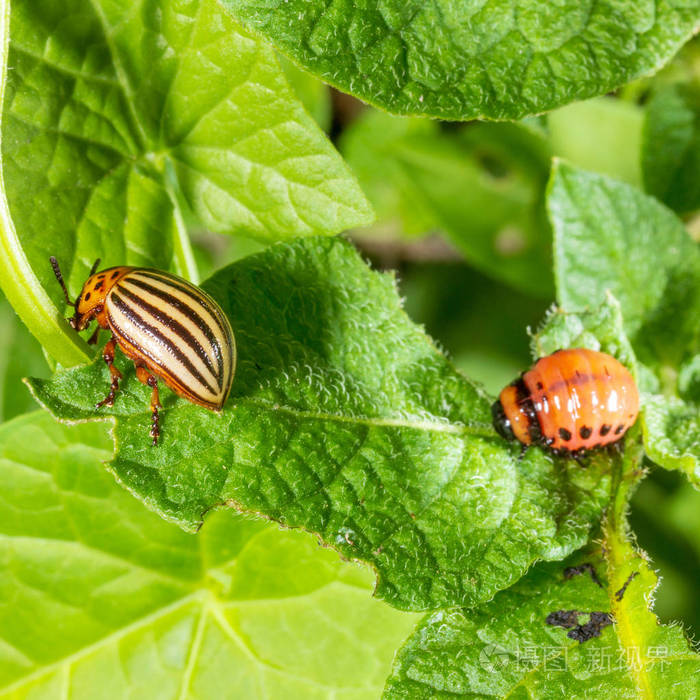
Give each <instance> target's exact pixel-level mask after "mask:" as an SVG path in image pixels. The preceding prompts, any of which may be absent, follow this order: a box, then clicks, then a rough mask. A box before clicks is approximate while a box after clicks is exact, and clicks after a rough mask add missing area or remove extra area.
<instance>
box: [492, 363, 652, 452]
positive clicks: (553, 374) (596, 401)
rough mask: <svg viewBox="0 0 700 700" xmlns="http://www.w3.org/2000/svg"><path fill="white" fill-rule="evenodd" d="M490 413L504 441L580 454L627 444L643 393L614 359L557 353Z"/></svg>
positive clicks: (511, 389) (516, 384)
mask: <svg viewBox="0 0 700 700" xmlns="http://www.w3.org/2000/svg"><path fill="white" fill-rule="evenodd" d="M491 410H492V413H493V422H494V427H495V428H496V430H497V431H498V433H499V435H501V436H502V437H505V438H507V439H509V440H519V441H520V442H521V443H522V444H523V445H542V446H545V447H549V448H551V449H552V450H553V451H554V452H556V453H575V454H581V453H583V452H585V451H586V450H589V449H592V448H595V447H602V446H603V445H609V444H611V443H614V442H617V441H618V440H620V439H621V438H622V436H623V435H624V434H625V432H626V431H627V429H628V428H629V427H630V426H631V425H632V424H633V423H634V421H635V420H636V419H637V414H638V413H639V392H638V391H637V385H636V384H635V382H634V378H633V377H632V375H631V374H630V373H629V371H628V370H627V368H626V367H625V366H624V365H622V364H621V363H620V362H618V360H616V359H615V358H614V357H611V356H610V355H606V354H605V353H603V352H596V351H595V350H586V349H574V350H557V352H555V353H552V354H551V355H547V357H542V358H540V359H539V360H537V362H536V363H535V364H534V365H533V367H532V369H530V370H528V371H527V372H524V373H523V374H522V375H521V376H520V377H519V378H518V379H516V380H515V381H514V382H513V383H512V384H509V385H508V386H507V387H506V388H505V389H503V391H501V393H500V395H499V397H498V400H497V401H496V402H495V403H494V404H493V406H492V408H491Z"/></svg>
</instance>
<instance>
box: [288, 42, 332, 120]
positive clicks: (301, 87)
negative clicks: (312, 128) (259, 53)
mask: <svg viewBox="0 0 700 700" xmlns="http://www.w3.org/2000/svg"><path fill="white" fill-rule="evenodd" d="M277 59H278V60H279V62H280V65H281V66H282V69H283V70H284V74H285V76H286V78H287V82H288V83H289V84H290V86H291V87H292V89H293V90H294V93H295V94H296V96H297V98H299V100H301V103H302V104H303V105H304V107H305V108H306V111H307V112H308V113H309V114H310V115H311V116H312V117H313V118H314V119H315V120H316V123H317V124H318V125H319V126H320V127H321V128H322V129H323V130H324V131H328V129H329V128H330V125H331V116H332V115H331V109H332V105H331V94H330V90H329V89H328V86H327V85H325V84H324V83H322V82H321V81H320V80H318V78H314V76H313V75H311V73H307V72H306V71H305V70H302V69H301V68H297V66H296V65H294V64H293V63H292V62H291V61H290V60H289V59H287V58H285V57H284V56H282V55H280V56H278V57H277Z"/></svg>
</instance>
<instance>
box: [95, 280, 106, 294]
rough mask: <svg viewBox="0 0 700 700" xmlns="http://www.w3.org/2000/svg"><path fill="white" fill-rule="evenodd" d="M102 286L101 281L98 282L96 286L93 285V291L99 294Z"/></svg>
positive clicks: (102, 282)
mask: <svg viewBox="0 0 700 700" xmlns="http://www.w3.org/2000/svg"><path fill="white" fill-rule="evenodd" d="M103 284H104V281H103V280H100V281H99V282H98V283H97V284H96V285H95V291H96V292H99V290H100V289H102V285H103Z"/></svg>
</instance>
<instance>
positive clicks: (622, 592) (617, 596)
mask: <svg viewBox="0 0 700 700" xmlns="http://www.w3.org/2000/svg"><path fill="white" fill-rule="evenodd" d="M637 576H639V571H633V572H632V573H631V574H630V575H629V576H628V577H627V580H626V581H625V582H624V583H623V584H622V588H620V590H619V591H616V592H615V600H616V601H617V602H618V603H619V602H620V601H621V600H622V596H624V595H625V591H626V590H627V586H629V585H630V583H632V579H633V578H635V577H637Z"/></svg>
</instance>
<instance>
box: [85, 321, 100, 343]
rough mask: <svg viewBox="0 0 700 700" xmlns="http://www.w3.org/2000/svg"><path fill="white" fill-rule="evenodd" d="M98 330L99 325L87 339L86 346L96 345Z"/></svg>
mask: <svg viewBox="0 0 700 700" xmlns="http://www.w3.org/2000/svg"><path fill="white" fill-rule="evenodd" d="M100 328H101V327H100V326H99V325H98V326H97V328H95V332H94V333H93V334H92V335H91V336H90V337H89V338H88V341H87V342H88V345H95V344H96V343H97V336H99V334H100Z"/></svg>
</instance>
